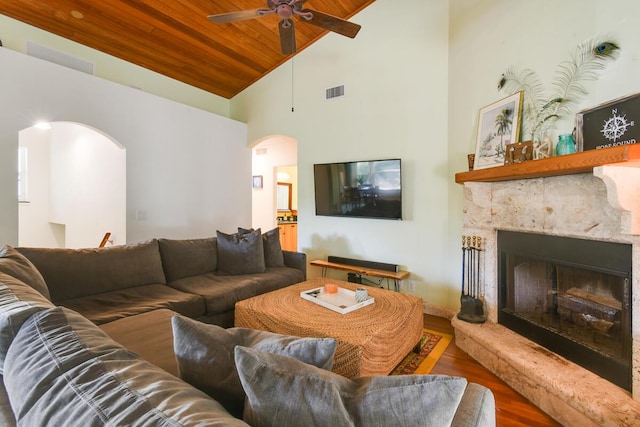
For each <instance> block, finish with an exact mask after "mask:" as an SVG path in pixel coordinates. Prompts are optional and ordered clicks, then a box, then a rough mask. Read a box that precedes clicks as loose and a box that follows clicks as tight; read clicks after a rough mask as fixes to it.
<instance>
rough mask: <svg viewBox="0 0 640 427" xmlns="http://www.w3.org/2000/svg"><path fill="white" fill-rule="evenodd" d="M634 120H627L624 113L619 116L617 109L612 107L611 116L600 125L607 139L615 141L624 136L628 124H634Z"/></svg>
mask: <svg viewBox="0 0 640 427" xmlns="http://www.w3.org/2000/svg"><path fill="white" fill-rule="evenodd" d="M634 125H635V122H634V121H633V120H631V121H629V120H627V117H626V114H625V115H622V116H619V115H618V109H617V108H614V109H612V110H611V117H609V118H608V119H607V120H605V121H604V126H602V130H601V131H600V132H602V134H603V135H604V137H605V138H607V139H608V140H609V141H613V142H616V141H618V140H620V139H622V137H623V136H624V134H625V133H626V132H627V129H628V128H629V127H630V126H634Z"/></svg>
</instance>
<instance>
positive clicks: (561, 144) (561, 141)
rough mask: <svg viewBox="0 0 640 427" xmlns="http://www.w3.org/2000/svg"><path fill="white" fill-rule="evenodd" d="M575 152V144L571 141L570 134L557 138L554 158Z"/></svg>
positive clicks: (571, 136)
mask: <svg viewBox="0 0 640 427" xmlns="http://www.w3.org/2000/svg"><path fill="white" fill-rule="evenodd" d="M575 152H576V142H575V141H574V140H573V135H572V134H570V133H567V134H564V135H560V136H559V137H558V144H557V145H556V156H562V155H564V154H571V153H575Z"/></svg>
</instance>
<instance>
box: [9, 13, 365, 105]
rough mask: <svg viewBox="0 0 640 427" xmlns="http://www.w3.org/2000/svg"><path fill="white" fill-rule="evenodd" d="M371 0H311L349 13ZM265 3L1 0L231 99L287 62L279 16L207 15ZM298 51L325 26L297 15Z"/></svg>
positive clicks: (24, 17) (54, 27)
mask: <svg viewBox="0 0 640 427" xmlns="http://www.w3.org/2000/svg"><path fill="white" fill-rule="evenodd" d="M373 1H374V0H308V1H307V2H306V3H305V7H306V8H309V9H315V10H318V11H320V12H324V13H326V14H329V15H333V16H336V17H339V18H344V19H349V18H350V17H352V16H353V15H354V14H356V13H357V12H359V11H361V10H362V9H364V8H365V7H367V6H368V5H370V4H371V3H373ZM261 7H265V8H266V7H267V1H266V0H95V1H93V0H91V1H89V0H2V1H0V13H1V14H3V15H6V16H9V17H11V18H14V19H17V20H19V21H22V22H25V23H27V24H30V25H33V26H34V27H38V28H41V29H43V30H45V31H48V32H51V33H54V34H57V35H59V36H62V37H64V38H67V39H69V40H73V41H75V42H77V43H80V44H83V45H86V46H89V47H91V48H94V49H96V50H99V51H101V52H104V53H108V54H110V55H113V56H115V57H118V58H121V59H123V60H125V61H128V62H131V63H134V64H137V65H140V66H142V67H145V68H148V69H150V70H153V71H155V72H157V73H160V74H163V75H166V76H168V77H171V78H174V79H176V80H179V81H182V82H184V83H187V84H189V85H191V86H195V87H198V88H200V89H203V90H205V91H208V92H211V93H213V94H216V95H219V96H222V97H224V98H231V97H233V96H234V95H236V94H237V93H239V92H241V91H242V90H243V89H245V88H246V87H248V86H249V85H251V84H252V83H254V82H256V81H257V80H259V79H260V78H261V77H262V76H264V75H265V74H267V73H269V72H270V71H271V70H273V69H274V68H276V67H277V66H279V65H280V64H282V63H283V62H285V61H287V60H288V59H289V58H290V57H291V55H288V56H286V55H283V54H282V53H281V51H280V41H279V36H278V22H279V17H278V16H276V15H269V16H263V17H260V18H256V19H250V20H244V21H238V22H234V23H227V24H214V23H212V22H211V21H210V20H209V19H207V16H208V15H216V14H220V13H227V12H236V11H241V10H247V9H256V8H261ZM295 24H296V41H297V45H298V52H300V51H301V50H303V49H304V48H306V47H308V46H309V45H311V44H312V43H314V42H315V41H317V40H318V39H319V38H320V37H322V36H323V35H325V34H327V31H326V30H323V29H322V28H319V27H317V26H314V25H310V24H308V23H304V22H302V21H299V20H298V19H296V21H295Z"/></svg>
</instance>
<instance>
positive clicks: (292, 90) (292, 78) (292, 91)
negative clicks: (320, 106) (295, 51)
mask: <svg viewBox="0 0 640 427" xmlns="http://www.w3.org/2000/svg"><path fill="white" fill-rule="evenodd" d="M294 59H295V57H293V58H291V112H292V113H293V112H295V110H294V108H293V94H294V84H293V83H294V68H293V61H294Z"/></svg>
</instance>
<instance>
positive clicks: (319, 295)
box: [300, 287, 375, 314]
mask: <svg viewBox="0 0 640 427" xmlns="http://www.w3.org/2000/svg"><path fill="white" fill-rule="evenodd" d="M300 296H301V297H302V298H303V299H306V300H307V301H311V302H313V303H315V304H318V305H321V306H323V307H325V308H328V309H329V310H333V311H335V312H337V313H340V314H347V313H351V312H352V311H355V310H358V309H360V308H362V307H366V306H367V305H371V304H373V302H374V301H375V300H374V298H373V297H372V296H369V298H367V299H366V300H364V301H362V302H357V301H356V293H355V292H354V291H351V290H349V289H344V288H340V287H338V292H336V293H333V294H328V293H326V292H325V291H324V287H320V288H313V289H309V290H308V291H303V292H300Z"/></svg>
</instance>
